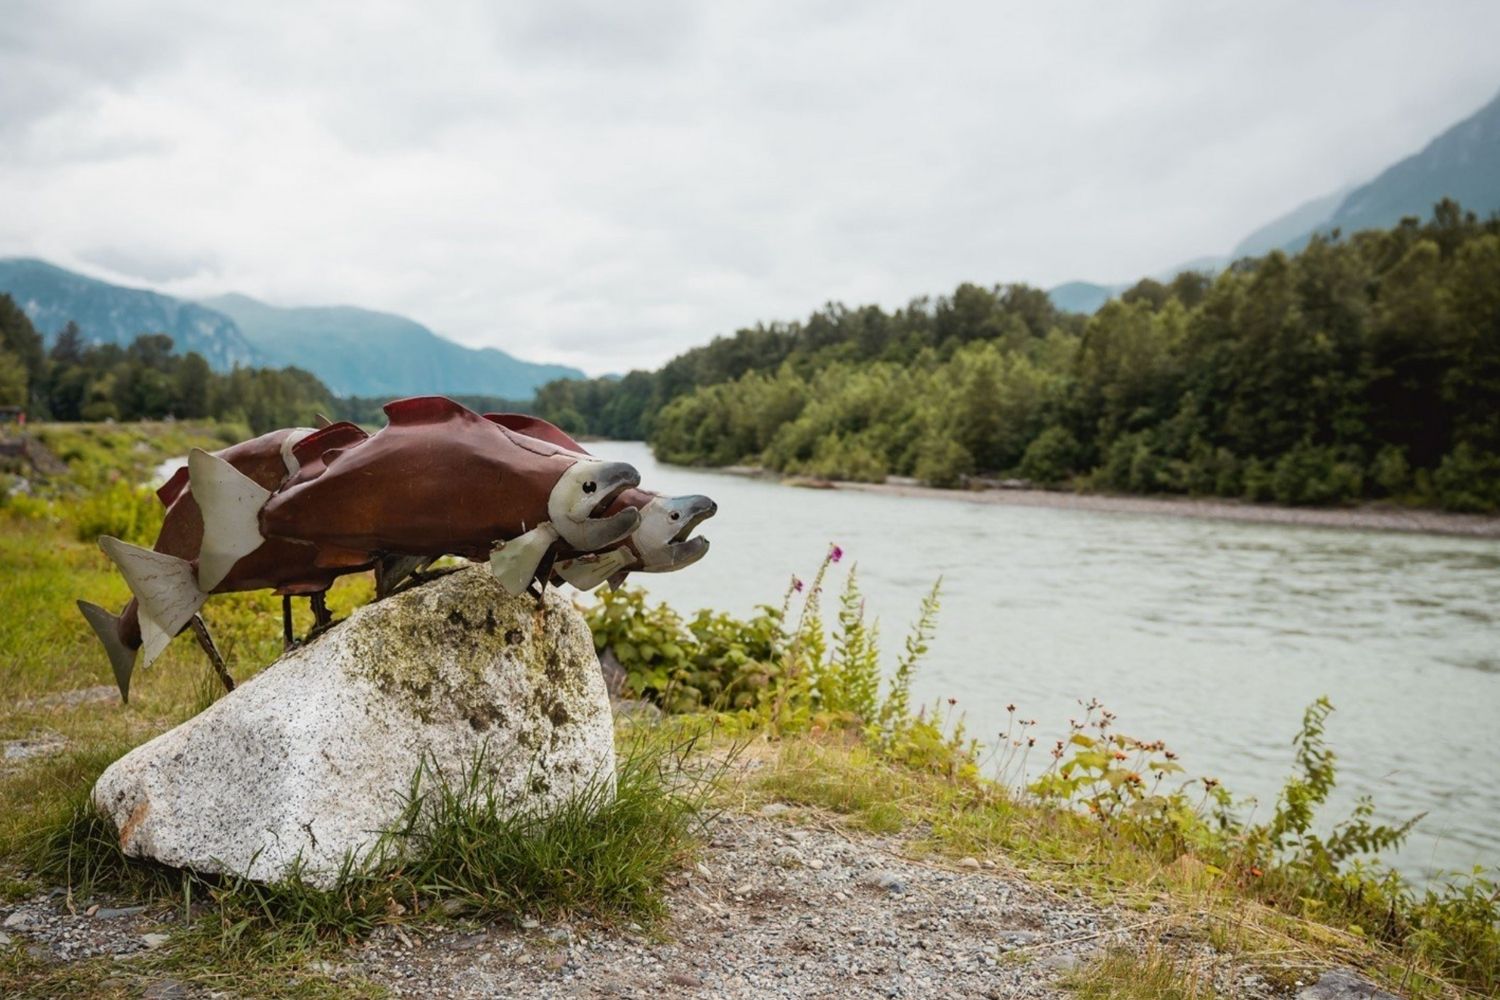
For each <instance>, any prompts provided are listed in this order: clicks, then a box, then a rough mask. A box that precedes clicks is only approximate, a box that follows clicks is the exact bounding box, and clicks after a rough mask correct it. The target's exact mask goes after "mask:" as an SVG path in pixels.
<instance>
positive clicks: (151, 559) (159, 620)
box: [85, 535, 208, 667]
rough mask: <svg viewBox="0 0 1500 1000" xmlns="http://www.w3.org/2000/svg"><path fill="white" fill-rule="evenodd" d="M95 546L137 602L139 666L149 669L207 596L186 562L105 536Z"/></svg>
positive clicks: (190, 564) (189, 564)
mask: <svg viewBox="0 0 1500 1000" xmlns="http://www.w3.org/2000/svg"><path fill="white" fill-rule="evenodd" d="M99 547H100V548H102V549H103V550H104V554H105V555H107V556H109V558H110V559H111V560H113V561H114V564H115V565H116V566H117V567H119V569H120V574H121V575H122V576H124V577H125V583H126V585H128V586H129V587H130V592H131V593H132V594H134V595H135V599H136V600H137V601H138V602H140V613H139V617H140V622H141V648H142V650H143V652H144V656H143V660H142V665H143V666H148V667H149V666H150V665H151V663H152V661H154V660H155V659H156V658H157V657H158V656H160V655H161V651H162V650H164V649H166V648H167V643H169V642H171V641H172V637H173V636H175V635H176V634H177V633H178V632H181V631H182V630H183V629H184V628H185V627H186V626H187V623H188V622H189V621H191V620H192V617H193V615H195V614H197V613H198V609H199V608H201V607H203V601H204V598H205V597H207V596H208V595H206V594H205V593H204V592H203V591H202V590H200V589H199V587H198V580H197V578H196V577H195V576H194V575H193V564H192V563H190V562H188V561H187V560H186V559H179V558H177V557H176V556H169V555H167V554H166V553H164V552H152V551H151V550H150V549H143V548H141V547H140V546H139V545H131V544H130V543H129V542H122V541H120V540H119V539H118V538H111V537H109V536H108V535H105V536H104V537H102V538H100V539H99ZM85 614H87V612H85ZM106 645H107V643H106Z"/></svg>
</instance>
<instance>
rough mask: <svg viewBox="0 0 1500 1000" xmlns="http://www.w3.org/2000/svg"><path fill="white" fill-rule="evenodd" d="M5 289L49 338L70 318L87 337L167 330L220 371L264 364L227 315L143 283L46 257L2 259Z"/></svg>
mask: <svg viewBox="0 0 1500 1000" xmlns="http://www.w3.org/2000/svg"><path fill="white" fill-rule="evenodd" d="M0 292H4V293H8V294H9V295H10V297H11V298H13V299H15V301H16V305H18V306H20V307H21V310H22V311H23V312H25V313H26V315H27V317H28V318H29V319H30V320H31V324H32V325H33V326H35V327H36V329H37V332H38V333H40V334H41V335H42V337H43V338H45V339H46V341H47V342H48V343H50V342H51V341H52V340H53V339H54V338H55V337H56V336H57V333H58V331H60V330H61V329H62V328H63V327H64V326H66V325H67V324H68V321H69V320H72V321H73V322H75V323H77V324H78V327H79V329H80V330H82V331H83V336H84V339H85V340H88V341H89V342H91V343H96V344H128V343H129V342H130V341H131V340H133V339H135V337H136V335H138V334H142V333H165V334H167V335H168V336H170V337H171V338H172V341H173V343H175V344H176V346H177V349H178V350H179V351H182V352H183V353H187V352H189V351H197V352H198V353H199V354H201V355H203V357H204V360H206V361H207V362H208V363H209V365H210V366H212V367H213V368H214V370H215V371H228V370H230V369H231V368H234V367H235V366H236V365H242V366H253V365H261V364H264V363H265V358H264V357H263V355H262V354H261V353H260V352H259V351H257V350H256V349H255V345H253V344H251V343H250V341H249V340H247V339H246V338H245V335H244V334H243V333H242V332H241V331H240V329H239V327H237V326H235V324H234V321H233V320H232V319H230V318H229V317H228V316H225V315H223V314H221V313H217V312H215V311H214V310H212V309H206V308H204V307H203V306H201V305H198V304H197V303H196V302H184V301H183V300H181V299H174V298H172V297H171V296H169V295H161V294H159V293H157V292H151V291H147V290H145V289H143V288H122V287H120V286H119V285H111V284H109V283H108V282H104V281H97V280H95V279H94V278H89V277H85V276H84V275H81V274H75V273H74V272H72V271H67V270H64V269H63V268H60V267H57V266H56V265H54V264H49V263H47V262H46V261H42V260H35V259H32V258H27V257H21V258H14V259H11V260H0Z"/></svg>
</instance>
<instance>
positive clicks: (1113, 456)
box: [537, 202, 1500, 511]
mask: <svg viewBox="0 0 1500 1000" xmlns="http://www.w3.org/2000/svg"><path fill="white" fill-rule="evenodd" d="M1497 288H1500V218H1492V219H1488V220H1483V221H1481V220H1478V219H1476V218H1475V217H1474V216H1472V215H1466V214H1464V213H1463V212H1462V211H1461V210H1459V208H1458V206H1456V205H1454V204H1452V203H1451V202H1443V203H1441V204H1439V205H1438V206H1436V208H1435V209H1434V215H1433V219H1432V220H1431V221H1430V222H1428V223H1427V224H1425V225H1419V224H1416V223H1415V222H1413V223H1403V224H1402V225H1399V226H1396V227H1394V228H1392V229H1389V230H1385V231H1369V232H1362V233H1358V234H1355V235H1354V236H1352V237H1349V238H1347V239H1344V240H1341V241H1331V240H1328V239H1324V238H1321V237H1319V238H1314V239H1313V240H1312V241H1311V242H1310V243H1309V244H1308V246H1307V247H1306V249H1305V250H1303V251H1302V252H1301V253H1299V254H1297V255H1296V256H1294V257H1289V256H1287V255H1286V254H1284V253H1281V252H1279V251H1278V252H1274V253H1271V254H1269V255H1267V256H1265V257H1263V258H1260V259H1250V260H1242V261H1240V262H1238V263H1236V264H1235V266H1234V267H1232V268H1230V269H1228V270H1227V271H1225V272H1223V273H1221V274H1220V275H1218V276H1217V277H1214V278H1212V279H1210V278H1207V277H1206V276H1203V275H1189V276H1184V277H1180V278H1178V279H1177V280H1174V281H1173V282H1172V283H1171V284H1162V283H1160V282H1155V281H1149V280H1148V281H1143V282H1140V283H1139V284H1137V285H1136V286H1135V287H1134V288H1132V289H1131V290H1130V291H1129V292H1128V293H1126V294H1125V295H1123V296H1122V297H1121V298H1120V299H1118V300H1114V301H1111V302H1109V303H1107V304H1106V305H1105V306H1104V307H1103V308H1102V309H1100V310H1099V312H1097V313H1096V314H1094V315H1093V316H1090V317H1083V316H1077V315H1071V314H1065V313H1059V312H1057V311H1056V310H1054V309H1052V307H1051V305H1050V303H1048V302H1047V301H1046V297H1045V295H1043V294H1042V293H1040V292H1038V291H1037V290H1036V289H1029V288H1026V287H1024V286H1019V285H1012V286H1006V287H996V288H991V289H983V288H979V287H976V286H973V285H961V286H959V288H957V289H955V290H954V292H953V294H952V295H951V296H946V297H940V298H937V299H935V300H927V299H918V300H915V301H913V302H912V303H911V304H910V305H908V306H906V307H905V308H902V309H897V310H894V311H890V312H887V311H885V310H882V309H880V308H877V307H874V306H867V307H863V308H859V309H849V308H846V307H844V306H840V305H830V306H828V307H827V308H825V309H823V310H820V311H819V312H816V313H814V314H812V315H811V316H810V317H808V319H807V320H806V321H804V322H799V323H790V324H771V325H762V326H757V327H754V328H752V329H745V330H741V331H739V332H738V333H736V334H735V335H734V336H733V337H726V338H720V339H718V340H715V341H714V342H713V343H711V344H709V345H707V346H705V347H702V348H698V349H696V350H694V351H689V352H688V353H686V354H684V355H681V356H680V357H678V358H676V359H674V360H673V361H671V362H669V363H668V364H667V365H666V366H665V367H663V368H662V369H661V371H659V372H656V373H646V372H632V373H631V375H630V376H628V377H627V378H626V379H624V380H621V381H620V382H619V383H618V384H616V383H613V382H610V381H607V380H595V381H593V382H577V383H553V384H552V385H549V386H547V387H545V388H544V390H543V391H542V392H541V393H539V395H538V403H537V405H538V408H539V410H540V412H541V413H542V414H543V415H547V414H549V413H550V414H557V415H566V416H567V417H568V419H570V420H574V421H576V422H577V423H578V424H579V425H580V426H582V427H584V428H586V429H587V430H589V431H590V432H593V433H602V434H608V435H611V436H621V437H626V436H629V437H634V436H639V435H646V436H647V437H648V438H649V440H650V442H651V444H652V447H653V449H654V450H655V452H656V455H657V456H658V457H659V458H661V459H662V460H664V461H670V462H676V463H682V464H706V465H731V464H760V465H763V466H765V467H767V468H770V469H773V470H777V471H782V472H787V473H797V474H805V475H817V476H828V477H832V478H850V479H861V480H879V479H880V478H882V477H884V476H887V475H900V476H915V477H916V478H919V479H921V480H923V481H925V482H928V483H931V484H933V485H939V486H960V485H963V484H964V482H965V479H966V477H969V476H972V475H974V474H976V473H977V474H989V473H1002V474H1008V473H1013V474H1018V475H1022V476H1025V477H1026V478H1028V479H1033V480H1036V481H1038V482H1042V483H1060V482H1065V481H1068V480H1073V481H1075V482H1078V483H1079V484H1080V485H1085V486H1093V487H1095V488H1099V489H1107V490H1118V491H1125V492H1132V493H1191V494H1197V495H1222V496H1244V497H1247V498H1249V499H1253V500H1275V501H1278V502H1281V503H1291V504H1330V503H1345V502H1351V501H1359V500H1364V499H1374V498H1382V497H1396V498H1397V499H1399V500H1401V501H1402V502H1417V503H1438V504H1441V505H1442V506H1444V507H1447V508H1449V509H1454V510H1475V511H1491V510H1496V509H1500V293H1497V292H1496V291H1495V289H1497ZM1403 466H1404V469H1405V473H1404V474H1403ZM1429 482H1430V483H1431V484H1432V489H1430V490H1429V489H1427V488H1426V487H1427V484H1428V483H1429Z"/></svg>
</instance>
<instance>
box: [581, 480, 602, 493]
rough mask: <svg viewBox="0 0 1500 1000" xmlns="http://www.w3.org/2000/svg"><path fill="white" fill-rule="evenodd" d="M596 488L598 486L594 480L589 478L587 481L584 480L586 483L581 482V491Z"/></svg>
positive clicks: (589, 490)
mask: <svg viewBox="0 0 1500 1000" xmlns="http://www.w3.org/2000/svg"><path fill="white" fill-rule="evenodd" d="M598 488H599V484H598V483H596V482H594V481H593V480H592V479H590V480H589V481H588V482H586V483H584V484H583V492H585V493H592V492H594V491H595V490H597V489H598Z"/></svg>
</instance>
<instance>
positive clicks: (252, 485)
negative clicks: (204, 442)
mask: <svg viewBox="0 0 1500 1000" xmlns="http://www.w3.org/2000/svg"><path fill="white" fill-rule="evenodd" d="M188 481H189V483H190V484H191V485H192V489H193V499H195V500H197V501H198V509H199V510H201V511H202V512H203V545H202V547H201V548H200V549H199V550H198V587H199V589H201V590H202V591H203V592H204V593H210V592H212V591H213V589H214V588H215V587H217V586H218V585H219V583H220V581H222V580H223V579H224V577H226V576H228V575H229V571H230V570H231V569H233V568H234V564H235V563H237V562H239V561H240V560H241V559H243V558H244V557H245V556H247V555H249V554H250V553H252V552H254V551H255V550H256V549H258V548H260V546H261V543H262V542H264V541H265V538H264V537H263V536H262V535H261V533H260V518H259V514H260V509H261V508H262V507H264V506H265V504H266V501H267V500H269V499H270V498H271V491H270V490H268V489H266V488H265V487H263V486H261V485H260V484H258V483H256V482H255V481H254V480H253V479H251V478H250V477H249V476H246V475H245V474H244V473H242V472H240V471H239V470H238V469H236V468H235V467H234V466H232V465H230V464H229V463H228V462H226V461H224V460H223V459H222V458H219V457H217V456H215V455H210V454H209V453H208V452H206V451H203V450H202V449H201V448H194V449H193V450H192V452H190V453H189V454H188Z"/></svg>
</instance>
